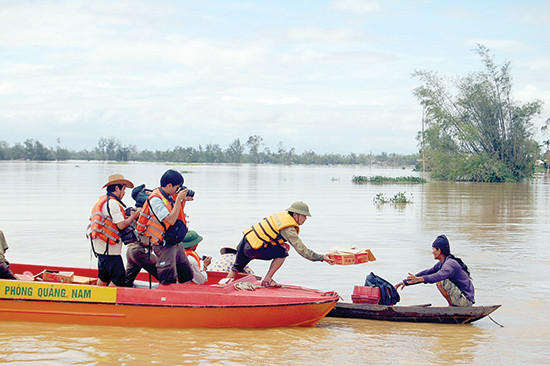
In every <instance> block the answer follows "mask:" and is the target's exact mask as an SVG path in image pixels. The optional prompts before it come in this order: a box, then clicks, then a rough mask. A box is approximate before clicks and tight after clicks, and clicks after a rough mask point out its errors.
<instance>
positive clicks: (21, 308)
mask: <svg viewBox="0 0 550 366" xmlns="http://www.w3.org/2000/svg"><path fill="white" fill-rule="evenodd" d="M13 269H16V270H17V272H15V273H18V272H20V273H23V272H22V271H23V270H26V271H29V272H30V271H35V272H33V273H38V272H37V271H39V270H43V269H48V270H52V271H53V270H58V271H67V270H74V271H75V274H78V275H80V276H89V275H94V270H89V269H78V268H68V267H51V266H49V267H44V266H25V265H20V264H16V265H12V270H13ZM96 275H97V274H96ZM215 277H216V275H215V274H213V276H212V278H215ZM142 279H144V278H142ZM155 285H156V288H153V289H149V288H146V287H145V288H126V287H100V286H94V285H87V284H74V283H54V282H46V281H20V280H0V321H29V322H52V323H70V324H93V325H114V326H132V327H159V328H223V327H240V328H250V327H253V328H263V327H288V326H313V325H315V324H317V323H318V322H319V321H320V320H321V319H322V318H323V317H324V316H326V315H327V314H328V312H329V311H330V310H332V308H333V307H334V306H335V304H336V302H337V301H338V294H336V293H334V292H321V291H318V290H314V289H306V288H302V287H296V286H285V285H283V287H281V288H263V287H258V286H257V285H258V280H257V278H256V277H254V276H246V277H242V278H240V279H237V280H236V281H234V282H232V283H231V284H229V285H225V286H220V285H196V284H174V285H169V286H163V285H158V284H153V286H155ZM239 285H244V286H239Z"/></svg>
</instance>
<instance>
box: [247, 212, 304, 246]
mask: <svg viewBox="0 0 550 366" xmlns="http://www.w3.org/2000/svg"><path fill="white" fill-rule="evenodd" d="M290 226H294V227H295V228H296V231H297V232H298V233H300V227H299V226H298V223H297V222H296V220H294V217H292V216H290V214H289V213H288V212H286V211H283V212H277V213H274V214H273V215H271V216H269V217H266V218H264V219H263V220H262V221H260V222H259V223H257V224H256V225H252V226H251V227H249V228H248V229H246V230H245V231H243V234H244V236H245V238H246V240H247V241H248V243H249V244H250V246H251V247H252V248H253V249H260V248H261V247H262V246H263V247H267V246H268V245H269V244H271V245H280V244H283V243H284V242H285V241H286V240H285V239H284V238H283V237H282V236H281V234H280V232H281V230H282V229H284V228H287V227H290Z"/></svg>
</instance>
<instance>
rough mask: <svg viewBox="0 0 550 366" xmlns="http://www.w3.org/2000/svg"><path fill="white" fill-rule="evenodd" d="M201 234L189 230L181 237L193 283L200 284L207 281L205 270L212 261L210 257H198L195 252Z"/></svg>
mask: <svg viewBox="0 0 550 366" xmlns="http://www.w3.org/2000/svg"><path fill="white" fill-rule="evenodd" d="M202 239H203V238H202V236H200V235H199V234H197V232H196V231H195V230H189V231H188V232H187V234H186V235H185V238H184V239H183V242H182V245H183V247H184V248H185V254H187V259H189V263H190V265H191V269H192V270H193V283H196V284H198V285H202V284H203V283H205V282H206V281H208V273H207V272H206V270H207V269H208V266H209V265H210V263H211V262H212V257H206V256H204V257H203V258H201V257H199V255H198V254H197V247H198V246H199V243H200V242H201V241H202Z"/></svg>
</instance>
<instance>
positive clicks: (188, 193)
mask: <svg viewBox="0 0 550 366" xmlns="http://www.w3.org/2000/svg"><path fill="white" fill-rule="evenodd" d="M184 189H187V197H195V191H194V190H192V189H189V188H187V187H186V186H181V188H180V189H179V190H178V192H180V191H183V190H184Z"/></svg>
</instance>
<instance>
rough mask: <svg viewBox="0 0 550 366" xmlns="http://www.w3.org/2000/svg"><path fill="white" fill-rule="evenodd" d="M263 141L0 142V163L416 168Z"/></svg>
mask: <svg viewBox="0 0 550 366" xmlns="http://www.w3.org/2000/svg"><path fill="white" fill-rule="evenodd" d="M262 147H263V139H262V137H260V136H258V135H254V136H250V137H249V138H248V140H247V142H246V143H244V144H243V143H241V141H240V140H239V139H236V140H234V141H233V142H232V143H231V144H230V145H229V146H228V147H227V148H226V149H222V148H221V147H220V145H218V144H207V145H206V146H204V147H203V146H201V145H199V146H198V147H197V148H195V147H181V146H176V147H175V148H173V149H171V150H166V151H160V150H155V151H151V150H138V149H137V147H136V146H134V145H128V146H123V145H122V144H121V142H120V141H119V140H117V139H116V138H114V137H109V138H104V137H102V138H100V139H99V141H98V144H97V146H96V147H95V148H94V149H93V150H91V151H89V150H82V151H72V150H69V149H66V148H63V147H61V146H59V139H58V146H56V147H55V148H53V147H46V146H44V145H43V144H42V143H40V142H39V141H36V140H33V139H27V140H26V141H25V142H24V143H22V144H21V143H16V144H15V145H13V146H10V144H8V143H7V142H5V141H0V160H40V161H55V160H58V161H63V160H111V161H150V162H176V163H252V164H287V165H290V164H325V165H326V164H360V165H370V164H376V165H386V166H405V165H415V164H417V161H418V158H419V155H418V154H410V155H400V154H394V153H390V154H388V153H385V152H383V153H381V154H378V155H373V154H355V153H350V154H347V155H340V154H330V153H329V154H322V155H320V154H316V153H315V152H313V151H311V150H310V151H304V152H303V153H301V154H297V153H296V150H295V149H294V148H291V149H286V148H284V147H283V145H282V143H279V146H278V148H277V152H272V151H271V150H270V149H269V148H268V147H263V149H261V148H262Z"/></svg>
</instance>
